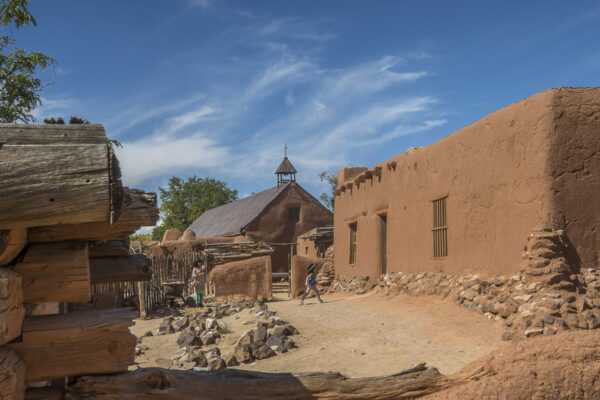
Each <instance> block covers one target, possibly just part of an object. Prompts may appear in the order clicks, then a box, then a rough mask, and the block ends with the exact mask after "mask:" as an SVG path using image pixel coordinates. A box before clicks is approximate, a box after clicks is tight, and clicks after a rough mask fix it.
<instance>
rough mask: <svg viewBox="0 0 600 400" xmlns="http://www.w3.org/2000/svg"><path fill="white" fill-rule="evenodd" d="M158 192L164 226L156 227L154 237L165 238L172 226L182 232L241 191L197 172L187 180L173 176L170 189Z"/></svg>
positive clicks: (233, 198) (157, 238)
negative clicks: (201, 175)
mask: <svg viewBox="0 0 600 400" xmlns="http://www.w3.org/2000/svg"><path fill="white" fill-rule="evenodd" d="M158 191H159V194H160V200H161V205H160V211H161V213H162V225H161V226H157V227H156V228H154V231H153V232H152V240H162V237H163V235H164V232H165V231H166V230H167V229H170V228H176V229H179V230H180V231H182V232H183V231H184V230H185V229H186V228H187V227H188V226H190V225H191V224H192V223H193V222H194V221H195V220H196V219H197V218H198V217H199V216H200V215H202V214H203V213H204V212H205V211H208V210H210V209H212V208H215V207H218V206H222V205H223V204H227V203H230V202H232V201H235V200H237V199H238V191H237V190H235V189H233V190H232V189H229V187H227V184H226V183H225V182H222V181H219V180H216V179H212V178H198V177H197V176H195V175H194V176H192V177H190V178H188V179H187V181H184V180H183V179H181V178H177V177H175V176H173V177H171V179H170V180H169V185H168V187H167V189H163V188H159V189H158Z"/></svg>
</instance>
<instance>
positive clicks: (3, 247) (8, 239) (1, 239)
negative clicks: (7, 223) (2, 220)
mask: <svg viewBox="0 0 600 400" xmlns="http://www.w3.org/2000/svg"><path fill="white" fill-rule="evenodd" d="M26 244H27V229H25V228H16V229H10V230H4V231H0V267H4V266H5V265H8V264H10V262H11V261H13V260H14V259H15V258H16V257H17V256H18V255H19V253H20V252H21V250H23V249H24V248H25V245H26Z"/></svg>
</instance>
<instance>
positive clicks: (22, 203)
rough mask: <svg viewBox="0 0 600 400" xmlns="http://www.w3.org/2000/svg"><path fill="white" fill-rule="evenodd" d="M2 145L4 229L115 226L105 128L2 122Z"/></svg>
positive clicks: (0, 209) (0, 177) (0, 168)
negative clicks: (90, 224) (86, 224)
mask: <svg viewBox="0 0 600 400" xmlns="http://www.w3.org/2000/svg"><path fill="white" fill-rule="evenodd" d="M0 144H1V146H0V229H8V228H22V227H30V226H41V225H53V224H65V223H75V222H77V223H80V222H93V221H102V222H110V216H111V211H114V210H111V204H112V203H113V202H112V200H111V188H110V183H111V171H110V166H109V149H108V146H107V143H106V134H105V133H104V128H103V127H102V126H101V125H93V126H86V127H82V126H78V127H71V126H70V125H61V126H60V127H58V126H53V127H52V128H48V126H47V125H18V124H0ZM119 182H120V181H119ZM117 189H118V188H117ZM115 191H116V192H118V190H115ZM115 204H117V203H115Z"/></svg>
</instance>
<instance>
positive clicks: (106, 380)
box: [66, 363, 489, 400]
mask: <svg viewBox="0 0 600 400" xmlns="http://www.w3.org/2000/svg"><path fill="white" fill-rule="evenodd" d="M487 373H489V371H488V370H485V369H483V368H482V369H478V370H476V371H471V372H469V373H463V374H458V375H454V376H450V377H447V376H444V375H442V374H440V373H439V372H438V370H437V369H435V368H427V367H425V364H424V363H423V364H419V365H418V366H417V367H415V368H411V369H409V370H406V371H404V372H401V373H399V374H395V375H391V376H382V377H373V378H346V377H345V376H343V375H341V374H336V373H312V374H298V375H294V374H289V373H276V374H272V373H264V372H254V371H243V370H236V369H224V370H220V371H213V372H202V373H196V372H192V371H175V370H165V369H160V368H149V369H140V370H137V371H134V372H129V373H127V374H120V375H112V376H85V377H81V378H79V379H78V380H77V382H76V383H75V384H74V385H72V386H71V387H70V388H69V391H68V393H67V396H66V398H67V399H89V400H93V399H97V400H100V399H102V400H108V399H111V400H118V399H123V400H124V399H130V398H133V397H135V396H138V397H137V398H143V399H147V400H175V399H177V400H186V399H190V400H191V399H236V400H242V399H253V400H255V399H265V400H272V399H296V400H301V399H336V400H345V399H365V400H368V399H373V400H374V399H378V400H382V399H409V398H415V397H419V396H423V395H426V394H430V393H435V392H438V391H440V390H444V389H447V388H449V387H452V386H456V385H459V384H462V383H465V382H468V381H470V380H472V379H478V378H479V377H481V376H484V375H486V374H487Z"/></svg>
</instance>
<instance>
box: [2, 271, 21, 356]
mask: <svg viewBox="0 0 600 400" xmlns="http://www.w3.org/2000/svg"><path fill="white" fill-rule="evenodd" d="M24 317H25V307H24V306H23V288H22V281H21V275H19V274H18V273H16V272H14V271H11V270H9V269H4V268H0V345H1V344H4V343H6V342H9V341H11V340H13V339H15V338H17V337H19V336H21V327H22V325H23V318H24Z"/></svg>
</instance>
